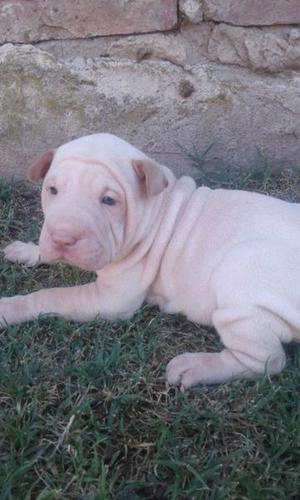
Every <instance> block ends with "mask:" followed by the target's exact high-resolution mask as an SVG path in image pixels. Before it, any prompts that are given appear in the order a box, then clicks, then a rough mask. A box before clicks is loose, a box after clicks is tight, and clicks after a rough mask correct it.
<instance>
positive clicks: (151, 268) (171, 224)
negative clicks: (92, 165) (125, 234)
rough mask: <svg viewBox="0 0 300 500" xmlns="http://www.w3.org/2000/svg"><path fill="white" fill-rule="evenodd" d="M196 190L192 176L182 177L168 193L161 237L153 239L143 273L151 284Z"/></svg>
mask: <svg viewBox="0 0 300 500" xmlns="http://www.w3.org/2000/svg"><path fill="white" fill-rule="evenodd" d="M195 190H196V184H195V182H194V180H193V179H192V178H191V177H181V178H180V179H178V180H177V181H176V183H175V185H174V187H173V189H172V190H170V191H168V192H167V193H166V200H165V204H164V206H163V213H162V217H161V218H160V222H159V225H158V227H157V231H159V234H160V237H159V238H158V239H157V240H156V239H155V238H154V239H153V240H152V244H151V246H150V247H149V250H148V252H147V259H146V266H145V269H144V273H143V280H144V281H145V282H148V283H149V286H151V284H152V283H153V282H154V280H155V278H156V276H157V274H158V273H159V269H160V264H161V260H162V256H163V254H164V253H165V250H166V248H167V246H168V244H169V242H170V240H171V239H172V236H173V233H174V230H175V228H176V226H177V224H178V221H179V220H180V219H181V217H182V214H183V212H184V210H185V208H186V206H187V204H188V203H189V200H190V198H191V196H192V193H193V192H194V191H195ZM162 235H164V237H162ZM145 256H146V254H145Z"/></svg>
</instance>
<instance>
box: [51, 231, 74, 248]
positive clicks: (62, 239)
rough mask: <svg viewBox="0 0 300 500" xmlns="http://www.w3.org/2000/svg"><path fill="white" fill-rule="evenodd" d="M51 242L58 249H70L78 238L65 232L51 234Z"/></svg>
mask: <svg viewBox="0 0 300 500" xmlns="http://www.w3.org/2000/svg"><path fill="white" fill-rule="evenodd" d="M51 236H52V241H53V243H54V244H55V246H56V247H58V248H65V247H71V246H73V245H75V243H76V241H77V240H78V238H77V237H76V236H75V235H74V234H70V233H65V232H58V231H56V232H54V233H52V235H51Z"/></svg>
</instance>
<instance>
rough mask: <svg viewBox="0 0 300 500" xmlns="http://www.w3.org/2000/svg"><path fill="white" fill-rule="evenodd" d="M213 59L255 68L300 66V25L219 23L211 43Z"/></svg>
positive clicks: (281, 68) (286, 68) (210, 49)
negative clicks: (263, 25)
mask: <svg viewBox="0 0 300 500" xmlns="http://www.w3.org/2000/svg"><path fill="white" fill-rule="evenodd" d="M208 56H209V58H210V59H211V60H213V61H217V62H220V63H224V64H237V65H239V66H245V67H248V68H252V69H253V70H260V71H262V70H263V71H268V72H278V71H283V70H288V69H300V28H290V27H286V28H282V27H274V28H239V27H236V26H229V25H228V24H219V25H217V26H215V28H214V29H213V31H212V34H211V36H210V38H209V43H208Z"/></svg>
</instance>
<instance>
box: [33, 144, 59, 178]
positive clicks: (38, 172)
mask: <svg viewBox="0 0 300 500" xmlns="http://www.w3.org/2000/svg"><path fill="white" fill-rule="evenodd" d="M53 156H54V150H53V149H50V150H49V151H47V152H46V153H44V154H43V155H42V156H41V157H40V158H39V159H38V160H36V161H35V162H34V163H33V165H31V167H30V168H29V170H28V174H27V176H28V179H29V180H31V181H38V180H39V179H42V178H43V177H45V175H46V173H47V172H48V170H49V168H50V165H51V162H52V160H53Z"/></svg>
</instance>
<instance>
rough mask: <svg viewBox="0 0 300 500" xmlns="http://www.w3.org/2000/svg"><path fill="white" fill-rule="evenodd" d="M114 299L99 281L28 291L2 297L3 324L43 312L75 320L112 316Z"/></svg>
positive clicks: (1, 319) (28, 318)
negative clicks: (112, 301)
mask: <svg viewBox="0 0 300 500" xmlns="http://www.w3.org/2000/svg"><path fill="white" fill-rule="evenodd" d="M110 309H111V301H110V300H109V297H107V296H105V293H103V294H102V293H101V289H100V287H99V285H98V283H97V282H94V283H89V284H87V285H82V286H75V287H70V288H49V289H45V290H40V291H38V292H34V293H30V294H28V295H17V296H15V297H10V298H3V299H1V300H0V325H1V326H2V327H4V326H6V325H10V324H15V323H22V322H24V321H31V320H33V319H35V318H37V317H38V316H40V315H49V314H50V315H58V316H62V317H64V318H66V319H70V320H75V321H88V320H92V319H94V318H96V317H97V316H101V317H109V316H110Z"/></svg>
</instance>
